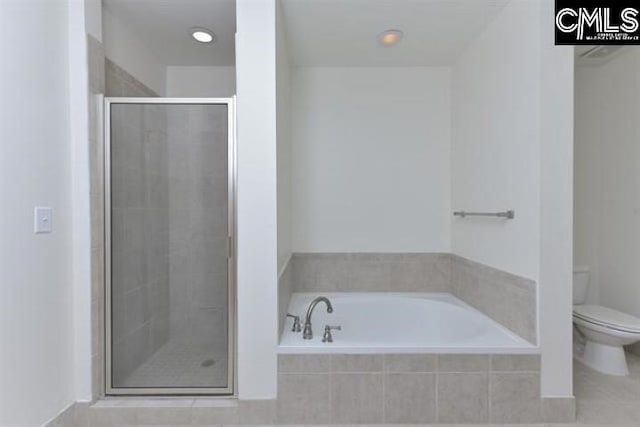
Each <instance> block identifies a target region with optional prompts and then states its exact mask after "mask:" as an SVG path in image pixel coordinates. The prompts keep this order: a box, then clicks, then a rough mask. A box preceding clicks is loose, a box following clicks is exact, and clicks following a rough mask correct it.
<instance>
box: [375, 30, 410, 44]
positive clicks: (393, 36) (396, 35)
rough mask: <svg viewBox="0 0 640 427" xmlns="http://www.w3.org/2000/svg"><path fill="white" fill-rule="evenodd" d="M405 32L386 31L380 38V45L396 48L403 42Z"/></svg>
mask: <svg viewBox="0 0 640 427" xmlns="http://www.w3.org/2000/svg"><path fill="white" fill-rule="evenodd" d="M403 35H404V34H403V32H402V31H400V30H386V31H383V32H381V33H380V35H379V36H378V43H380V44H381V45H382V46H394V45H396V44H398V43H399V42H400V40H402V36H403Z"/></svg>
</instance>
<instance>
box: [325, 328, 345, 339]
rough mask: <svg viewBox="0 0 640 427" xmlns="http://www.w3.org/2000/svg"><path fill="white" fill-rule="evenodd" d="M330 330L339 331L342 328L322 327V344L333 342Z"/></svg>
mask: <svg viewBox="0 0 640 427" xmlns="http://www.w3.org/2000/svg"><path fill="white" fill-rule="evenodd" d="M332 329H333V330H336V331H341V330H342V326H340V325H337V326H331V325H324V335H322V342H333V336H331V330H332Z"/></svg>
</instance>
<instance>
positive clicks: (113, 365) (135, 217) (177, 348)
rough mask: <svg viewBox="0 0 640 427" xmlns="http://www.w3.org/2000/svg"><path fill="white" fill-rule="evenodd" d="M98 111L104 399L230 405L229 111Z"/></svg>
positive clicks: (206, 105) (136, 104)
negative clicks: (204, 399)
mask: <svg viewBox="0 0 640 427" xmlns="http://www.w3.org/2000/svg"><path fill="white" fill-rule="evenodd" d="M105 109H106V111H105V113H106V114H105V118H106V122H105V123H106V138H105V141H106V152H105V157H106V159H107V161H106V190H107V191H106V204H105V205H106V223H107V236H106V242H107V248H106V254H107V263H106V265H107V292H106V296H107V305H106V308H107V319H106V320H107V322H106V324H107V345H106V350H107V354H106V362H107V369H106V374H107V377H106V384H107V390H106V391H107V394H170V395H175V394H230V393H232V391H233V319H234V317H233V289H234V286H233V283H234V274H233V273H234V256H233V250H232V249H233V229H234V227H233V225H234V220H233V218H234V215H233V196H234V191H233V190H234V179H233V177H234V151H235V150H234V140H233V114H232V113H233V104H232V100H231V99H215V100H200V99H180V100H172V99H166V98H121V99H119V98H108V99H107V100H106V102H105Z"/></svg>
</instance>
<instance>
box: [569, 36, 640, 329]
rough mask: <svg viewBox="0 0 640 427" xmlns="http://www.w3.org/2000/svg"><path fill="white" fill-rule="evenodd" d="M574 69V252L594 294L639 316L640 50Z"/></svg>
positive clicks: (600, 300) (630, 49)
mask: <svg viewBox="0 0 640 427" xmlns="http://www.w3.org/2000/svg"><path fill="white" fill-rule="evenodd" d="M625 50H626V51H625V52H622V53H621V54H620V55H619V56H617V57H615V58H614V59H613V60H612V61H611V62H609V63H607V64H605V65H603V66H600V67H584V66H583V67H578V68H576V93H575V99H576V117H575V119H576V121H575V132H576V141H575V152H576V161H575V168H576V169H575V196H576V198H575V210H576V212H575V216H576V223H575V239H574V242H575V257H576V264H580V265H588V266H589V267H590V268H591V273H592V283H591V291H592V292H591V293H590V300H591V302H593V303H600V304H602V305H605V306H608V307H612V308H614V309H617V310H621V311H624V312H627V313H630V314H632V315H635V316H640V287H639V286H638V283H640V263H638V253H640V227H639V224H640V144H639V140H638V135H640V122H639V121H638V117H639V116H640V49H638V48H635V47H628V48H625Z"/></svg>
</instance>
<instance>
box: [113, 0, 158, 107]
mask: <svg viewBox="0 0 640 427" xmlns="http://www.w3.org/2000/svg"><path fill="white" fill-rule="evenodd" d="M102 22H103V33H104V34H105V36H104V40H103V43H104V49H105V55H106V57H107V58H109V59H110V60H112V61H113V62H115V63H116V64H117V65H118V66H120V67H122V68H124V69H125V70H127V72H129V73H130V74H131V75H132V76H134V77H135V78H136V79H138V80H140V81H141V82H142V83H143V84H145V85H146V86H147V87H149V89H151V90H153V91H154V92H155V93H157V94H159V95H160V96H163V95H164V93H165V89H166V67H165V66H164V65H163V64H161V63H160V61H159V60H158V59H157V58H156V56H155V55H154V53H153V52H152V51H151V50H150V49H149V48H148V47H147V46H145V44H144V43H143V42H142V41H141V38H140V37H139V36H137V35H136V33H135V31H133V30H132V29H131V28H130V27H129V26H128V25H127V24H126V23H124V22H123V21H122V20H121V18H119V17H117V16H116V15H115V14H113V13H112V12H111V11H110V10H109V8H108V7H104V8H103V10H102Z"/></svg>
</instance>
